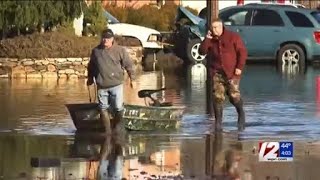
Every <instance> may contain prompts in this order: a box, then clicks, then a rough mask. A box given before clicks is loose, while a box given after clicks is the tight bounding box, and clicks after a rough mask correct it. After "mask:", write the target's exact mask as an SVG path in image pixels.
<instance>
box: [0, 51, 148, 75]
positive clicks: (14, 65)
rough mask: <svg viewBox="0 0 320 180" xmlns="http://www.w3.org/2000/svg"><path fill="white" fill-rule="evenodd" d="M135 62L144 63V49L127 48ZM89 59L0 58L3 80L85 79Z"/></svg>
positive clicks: (0, 72)
mask: <svg viewBox="0 0 320 180" xmlns="http://www.w3.org/2000/svg"><path fill="white" fill-rule="evenodd" d="M127 50H128V53H129V55H130V57H131V59H132V61H133V62H134V64H136V65H139V64H141V61H142V47H127ZM88 62H89V58H88V57H85V58H44V59H16V58H0V77H2V78H85V77H86V76H87V65H88Z"/></svg>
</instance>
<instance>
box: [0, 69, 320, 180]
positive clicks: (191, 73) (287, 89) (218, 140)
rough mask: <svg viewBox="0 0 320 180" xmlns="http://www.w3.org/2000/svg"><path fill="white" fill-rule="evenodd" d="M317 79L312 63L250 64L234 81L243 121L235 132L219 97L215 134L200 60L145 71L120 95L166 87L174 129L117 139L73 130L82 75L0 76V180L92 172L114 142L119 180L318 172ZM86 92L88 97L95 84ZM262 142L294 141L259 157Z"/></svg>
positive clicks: (231, 112)
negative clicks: (273, 156)
mask: <svg viewBox="0 0 320 180" xmlns="http://www.w3.org/2000/svg"><path fill="white" fill-rule="evenodd" d="M318 77H320V69H319V68H318V69H317V68H315V67H309V68H308V69H307V71H306V73H305V74H302V75H284V74H280V73H278V72H277V71H276V69H275V68H274V67H273V66H270V65H248V66H247V68H246V69H245V72H244V75H243V79H242V81H241V92H242V95H243V99H244V101H245V111H246V117H247V124H246V129H245V131H243V132H241V133H238V132H237V130H236V125H237V124H236V112H235V109H234V108H233V107H232V106H231V105H230V103H229V102H227V101H226V103H225V110H224V121H223V126H224V132H223V133H221V134H220V133H218V134H217V133H216V134H215V133H212V132H213V131H212V129H213V126H212V125H213V121H211V120H209V119H208V118H207V116H206V115H205V113H206V111H205V109H206V100H205V98H206V96H205V92H206V90H205V78H206V75H205V69H204V68H203V67H202V66H201V65H194V66H190V67H179V68H178V69H174V70H172V69H171V70H165V71H158V72H143V73H141V74H140V75H139V76H138V87H137V89H135V90H133V89H130V88H129V86H128V84H126V88H125V102H126V103H128V104H141V105H143V104H144V100H143V99H139V98H138V96H137V91H138V90H140V89H146V88H148V89H157V88H160V87H166V88H168V90H166V91H164V92H161V93H158V95H157V96H158V97H161V98H162V99H163V100H165V101H171V102H173V103H174V104H175V105H183V106H186V112H185V115H184V117H183V119H182V122H181V127H180V129H179V130H177V131H174V132H170V133H168V132H165V133H162V132H156V133H137V132H135V133H129V134H128V135H127V136H126V137H122V138H120V139H116V140H113V139H112V138H110V137H104V136H103V135H101V134H77V133H75V127H74V126H73V124H72V121H71V118H70V116H69V114H68V112H67V109H66V108H65V106H64V104H67V103H86V102H89V93H88V88H87V86H86V85H85V80H82V79H80V80H72V79H71V80H58V81H56V80H39V79H28V80H25V79H20V80H18V79H15V80H12V81H10V80H7V79H0V87H1V91H0V102H1V103H0V179H59V180H60V179H61V180H64V179H70V180H71V179H97V172H98V169H99V165H100V164H103V163H104V162H105V161H103V162H100V161H99V159H100V158H101V157H102V156H103V155H105V154H106V153H107V151H106V150H105V149H108V147H109V149H110V147H111V149H112V148H114V149H118V150H114V151H112V152H115V153H111V155H109V157H114V158H115V157H123V158H124V163H123V164H122V165H121V166H117V169H118V170H119V168H120V171H122V175H123V177H124V178H126V179H147V177H148V178H149V179H174V178H175V179H179V178H180V179H200V180H201V179H214V176H215V177H216V178H217V179H219V178H220V179H223V178H222V176H223V175H225V176H226V174H229V175H230V174H233V175H234V176H237V174H238V175H239V176H240V177H241V179H243V180H267V179H280V180H283V179H285V180H289V179H290V180H315V179H318V177H319V175H320V172H319V171H318V166H319V165H320V156H319V154H320V151H319V148H320V146H319V145H320V143H319V139H320V92H319V91H320V90H319V89H317V78H318ZM319 83H320V80H319ZM319 87H320V85H319ZM89 90H90V92H91V93H90V95H91V96H92V98H93V96H94V93H93V92H94V91H93V90H94V89H93V88H92V87H91V89H89ZM110 139H111V140H110ZM261 141H289V142H293V146H294V159H293V162H259V161H258V152H257V151H258V146H259V142H261ZM119 149H120V150H119ZM114 158H113V159H114ZM226 169H229V170H226ZM227 172H229V173H227ZM177 177H179V178H177ZM224 179H227V178H226V177H225V178H224Z"/></svg>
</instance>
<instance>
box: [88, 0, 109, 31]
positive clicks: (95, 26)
mask: <svg viewBox="0 0 320 180" xmlns="http://www.w3.org/2000/svg"><path fill="white" fill-rule="evenodd" d="M83 21H84V25H85V26H84V29H83V34H84V35H88V34H90V35H93V36H95V35H98V34H100V33H101V32H102V30H103V29H105V28H106V26H107V22H106V18H105V16H104V14H103V7H102V5H101V2H98V1H94V2H93V3H92V4H91V5H90V6H88V7H86V8H85V9H84V19H83Z"/></svg>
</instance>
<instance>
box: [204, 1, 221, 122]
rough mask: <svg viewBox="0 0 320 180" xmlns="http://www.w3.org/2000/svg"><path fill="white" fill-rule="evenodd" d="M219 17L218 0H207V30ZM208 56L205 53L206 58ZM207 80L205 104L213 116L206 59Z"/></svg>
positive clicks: (210, 81) (208, 68) (209, 71)
mask: <svg viewBox="0 0 320 180" xmlns="http://www.w3.org/2000/svg"><path fill="white" fill-rule="evenodd" d="M218 17H219V1H218V0H207V30H209V29H210V26H211V21H212V20H213V19H215V18H218ZM208 58H210V57H209V56H208V55H207V59H208ZM206 67H207V82H206V96H207V98H206V100H207V102H206V105H207V114H209V118H213V104H212V103H213V97H212V86H213V83H212V77H211V70H210V61H208V60H207V65H206Z"/></svg>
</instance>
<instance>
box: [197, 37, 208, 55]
mask: <svg viewBox="0 0 320 180" xmlns="http://www.w3.org/2000/svg"><path fill="white" fill-rule="evenodd" d="M210 47H211V39H208V38H205V39H204V40H203V41H202V42H201V44H200V48H199V54H201V55H206V54H207V53H208V51H209V48H210Z"/></svg>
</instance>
